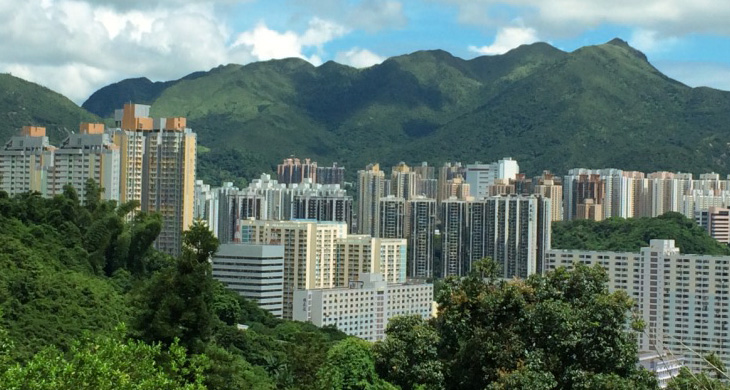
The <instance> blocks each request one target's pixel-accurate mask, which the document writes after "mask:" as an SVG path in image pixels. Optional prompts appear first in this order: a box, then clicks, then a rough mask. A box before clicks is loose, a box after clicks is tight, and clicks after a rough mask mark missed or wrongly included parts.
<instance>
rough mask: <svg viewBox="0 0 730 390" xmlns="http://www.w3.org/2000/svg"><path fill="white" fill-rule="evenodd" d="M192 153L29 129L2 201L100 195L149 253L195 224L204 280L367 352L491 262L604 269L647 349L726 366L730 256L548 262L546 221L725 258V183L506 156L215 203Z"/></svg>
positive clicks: (265, 186) (695, 364)
mask: <svg viewBox="0 0 730 390" xmlns="http://www.w3.org/2000/svg"><path fill="white" fill-rule="evenodd" d="M195 148H196V140H195V133H193V132H192V131H191V130H190V129H189V128H187V126H186V121H185V118H155V119H153V118H150V117H149V107H148V106H143V105H135V104H127V105H125V106H124V108H123V109H122V110H117V112H116V113H115V124H114V126H113V127H111V128H106V127H105V126H104V125H103V124H98V123H82V124H81V125H80V128H79V132H78V133H71V134H69V135H68V137H67V138H66V139H64V140H63V141H62V142H61V143H60V144H59V146H53V145H51V144H50V143H49V140H48V137H47V136H46V132H45V129H44V128H42V127H32V126H29V127H24V128H23V130H22V132H21V133H20V134H19V135H17V136H14V137H12V138H11V139H10V140H9V141H8V142H7V143H6V144H5V146H4V147H3V148H2V149H1V150H0V189H2V190H4V191H6V192H8V193H10V194H11V195H12V194H18V193H23V192H28V191H37V192H39V193H41V194H43V195H45V196H54V195H56V194H59V193H61V192H62V191H63V189H64V186H66V185H72V186H74V187H75V188H76V189H77V191H78V194H79V197H80V199H81V200H82V201H83V200H84V197H85V193H84V191H83V188H84V185H85V183H86V182H87V180H89V179H93V180H94V181H96V182H97V183H99V185H100V186H101V187H103V189H104V192H103V198H104V199H109V200H116V201H119V202H127V201H133V200H134V201H138V202H139V204H140V207H139V210H141V211H145V212H157V213H160V214H161V215H162V217H163V229H162V233H161V234H160V237H159V238H158V240H157V242H156V246H157V248H158V249H160V250H163V251H165V252H167V253H170V254H177V253H179V251H180V248H181V237H182V232H183V231H184V230H185V229H186V228H187V227H188V226H189V225H190V224H191V222H192V220H193V218H201V219H204V220H206V221H207V222H208V224H209V226H210V228H211V230H212V231H213V232H214V234H215V235H216V236H217V237H218V238H219V240H220V241H221V243H222V245H221V248H220V250H219V251H218V253H217V254H216V255H215V257H214V258H213V259H212V263H213V276H214V277H216V278H218V279H220V280H221V281H223V282H224V283H225V284H226V285H228V286H229V287H230V288H231V289H233V290H235V291H238V292H239V293H240V294H242V295H244V296H246V297H248V298H251V299H253V300H255V301H256V302H258V304H259V305H261V307H263V308H265V309H266V310H269V311H270V312H272V313H273V314H274V315H276V316H279V317H283V318H288V319H295V320H302V321H310V322H312V323H315V324H317V325H334V326H336V327H338V328H340V329H342V330H343V331H345V332H347V333H348V334H352V335H356V336H358V337H362V338H365V339H368V340H379V339H382V338H383V337H384V331H385V328H386V326H387V323H388V320H389V318H391V317H393V316H396V315H402V314H416V315H420V316H422V317H423V318H428V317H430V316H431V315H432V314H433V313H432V300H433V285H432V284H431V283H430V282H431V279H432V278H434V277H445V276H451V275H453V276H462V275H465V274H466V273H467V272H469V270H470V268H471V266H472V264H474V262H475V261H478V260H480V259H482V258H484V257H490V258H492V259H493V260H495V261H496V262H497V263H498V264H499V265H500V266H501V271H502V276H503V277H504V278H513V277H519V278H525V277H528V276H529V275H531V274H534V273H541V272H546V271H549V270H551V269H554V268H555V267H558V266H568V267H571V266H573V265H574V264H575V263H584V264H599V265H601V266H602V267H604V268H605V269H606V270H607V271H608V273H609V277H610V285H609V288H610V289H611V290H623V291H626V292H627V293H628V294H629V295H630V296H631V297H632V298H633V299H634V300H635V301H636V309H637V313H638V315H640V316H641V317H642V319H643V320H644V322H645V323H646V325H647V329H646V332H645V333H644V334H643V335H642V336H641V337H640V338H639V343H640V346H641V348H642V349H643V350H646V351H654V352H656V353H657V354H659V356H666V355H667V354H669V355H671V354H681V355H684V356H685V359H686V360H687V361H688V364H689V366H690V367H691V368H695V369H697V368H699V367H701V366H702V364H703V362H702V361H701V359H700V358H698V356H699V355H693V354H690V353H687V348H691V349H692V350H694V351H696V352H698V353H699V354H701V353H708V352H715V353H716V354H718V356H719V357H720V358H721V359H723V361H724V362H725V363H726V364H730V345H728V343H730V333H729V332H728V321H730V319H729V317H728V316H729V315H730V313H728V305H729V304H730V302H729V298H730V278H729V277H728V273H729V272H730V268H729V267H730V257H724V256H699V255H690V254H680V252H679V248H676V246H675V245H674V242H673V241H671V240H653V241H652V242H651V245H650V246H649V247H647V248H643V249H642V250H641V251H640V252H639V253H619V252H592V251H579V250H554V249H551V248H550V237H551V236H550V231H551V224H552V222H554V221H560V220H573V219H593V220H602V219H606V218H611V217H622V218H632V217H655V216H659V215H661V214H664V213H666V212H669V211H674V212H679V213H682V214H684V215H686V216H687V217H690V218H692V219H694V220H695V221H696V222H697V223H698V225H700V226H702V227H703V228H704V229H706V230H707V231H708V233H710V234H711V235H712V236H713V237H715V238H716V239H717V240H718V241H721V242H725V243H728V242H730V210H729V209H728V207H729V206H730V178H725V179H721V178H720V176H719V175H718V174H715V173H707V174H702V175H699V178H698V179H695V178H693V176H692V175H691V174H686V173H670V172H654V173H649V174H645V173H643V172H635V171H622V170H619V169H582V168H578V169H573V170H570V171H569V172H568V174H567V175H564V176H563V177H559V176H555V175H553V174H551V173H549V172H547V171H546V172H544V173H543V174H542V175H540V176H536V177H532V178H528V177H527V176H526V175H524V174H522V173H520V171H519V165H518V163H517V161H514V160H513V159H511V158H504V159H501V160H498V161H496V162H493V163H490V164H482V163H475V164H467V165H462V164H461V163H446V164H444V165H443V166H442V167H439V168H436V167H432V166H429V165H428V164H426V163H422V164H420V165H416V166H409V165H407V164H405V163H400V164H397V165H396V166H393V167H392V168H391V169H390V170H389V171H387V172H386V171H385V170H383V169H381V168H380V166H379V165H378V164H371V165H368V166H367V167H366V168H365V169H362V170H359V171H358V172H357V182H356V183H354V187H355V191H353V192H352V193H348V191H347V190H346V189H345V188H346V187H347V188H351V186H353V185H352V184H351V183H346V182H345V168H344V167H341V166H338V165H337V164H333V165H332V166H329V167H320V166H318V164H317V163H316V162H313V161H311V160H309V159H298V158H294V157H292V158H287V159H285V160H284V161H283V162H282V163H281V164H279V166H278V167H277V174H278V177H277V179H272V177H271V176H270V175H268V174H263V175H261V177H260V178H258V179H255V180H252V181H251V183H250V184H248V186H247V187H245V188H237V187H235V186H233V184H232V183H224V184H223V186H222V187H218V188H211V187H210V186H208V185H206V184H204V183H203V182H202V181H199V180H198V181H195ZM353 195H354V196H353Z"/></svg>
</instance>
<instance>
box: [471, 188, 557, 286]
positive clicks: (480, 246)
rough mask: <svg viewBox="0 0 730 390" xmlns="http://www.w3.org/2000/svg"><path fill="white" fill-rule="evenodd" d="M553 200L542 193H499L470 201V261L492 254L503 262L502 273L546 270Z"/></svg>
mask: <svg viewBox="0 0 730 390" xmlns="http://www.w3.org/2000/svg"><path fill="white" fill-rule="evenodd" d="M550 206H551V202H550V199H548V198H545V197H542V196H534V195H531V196H522V195H508V196H495V197H488V198H483V199H480V200H474V201H472V202H468V206H467V214H468V217H467V225H468V234H467V236H468V241H467V245H468V247H467V254H466V256H467V261H466V266H465V269H464V270H463V271H462V272H464V273H462V274H461V275H464V274H465V273H466V272H468V271H469V270H470V269H471V265H472V264H473V263H474V262H476V261H479V260H480V259H482V258H485V257H490V258H492V260H494V261H495V262H496V263H497V264H499V265H500V266H501V271H502V277H504V278H507V279H511V278H514V277H519V278H527V277H528V276H529V275H532V274H535V273H541V272H543V263H544V256H545V252H546V251H547V250H548V249H550V229H551V226H552V225H551V223H552V218H551V207H550Z"/></svg>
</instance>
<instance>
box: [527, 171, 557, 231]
mask: <svg viewBox="0 0 730 390" xmlns="http://www.w3.org/2000/svg"><path fill="white" fill-rule="evenodd" d="M533 183H534V186H533V191H534V193H535V194H538V195H542V196H544V197H546V198H548V199H550V219H551V220H552V221H562V220H563V186H562V184H561V182H560V178H559V177H556V176H554V175H553V174H551V173H550V172H548V171H545V172H543V174H542V176H539V177H536V178H534V179H533Z"/></svg>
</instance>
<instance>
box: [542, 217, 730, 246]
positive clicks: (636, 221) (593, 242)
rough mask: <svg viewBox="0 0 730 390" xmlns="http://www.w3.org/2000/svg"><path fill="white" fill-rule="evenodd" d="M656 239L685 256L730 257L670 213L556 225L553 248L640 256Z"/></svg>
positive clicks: (689, 222)
mask: <svg viewBox="0 0 730 390" xmlns="http://www.w3.org/2000/svg"><path fill="white" fill-rule="evenodd" d="M652 239H672V240H675V244H676V245H677V247H678V248H679V250H680V251H681V252H682V253H695V254H703V255H730V248H728V246H727V245H723V244H720V243H718V242H717V240H715V239H713V238H712V237H710V236H709V235H708V234H707V232H706V231H705V230H704V229H702V228H701V227H700V226H698V225H697V224H696V223H695V222H694V221H692V220H691V219H689V218H687V217H685V216H684V215H682V214H680V213H674V212H669V213H666V214H664V215H661V216H659V217H656V218H630V219H623V218H609V219H607V220H605V221H601V222H596V221H593V220H585V219H584V220H575V221H564V222H557V223H553V225H552V247H553V248H557V249H585V250H596V251H616V252H639V250H640V249H641V248H642V247H647V246H648V245H649V240H652Z"/></svg>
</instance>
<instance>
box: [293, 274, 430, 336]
mask: <svg viewBox="0 0 730 390" xmlns="http://www.w3.org/2000/svg"><path fill="white" fill-rule="evenodd" d="M432 301H433V284H389V283H387V282H386V281H384V280H383V278H382V275H379V274H367V273H365V274H361V275H360V278H359V280H356V281H353V282H351V283H350V284H349V285H348V286H347V288H336V289H308V290H299V291H296V292H295V293H294V302H295V304H294V314H293V319H294V320H296V321H306V322H311V323H312V324H314V325H316V326H320V327H322V326H328V325H329V326H335V327H336V328H337V329H339V330H341V331H342V332H344V333H346V334H348V335H351V336H355V337H358V338H361V339H364V340H368V341H379V340H383V339H384V338H385V329H386V328H387V326H388V321H389V320H390V319H391V318H393V317H396V316H403V315H417V316H420V317H421V318H423V319H424V320H427V319H429V318H431V305H432Z"/></svg>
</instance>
